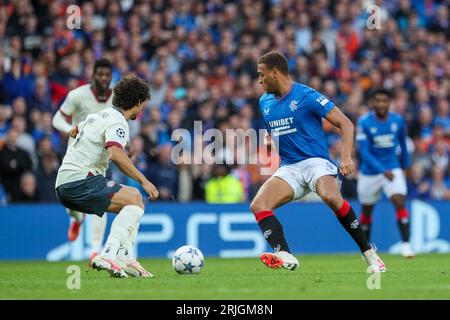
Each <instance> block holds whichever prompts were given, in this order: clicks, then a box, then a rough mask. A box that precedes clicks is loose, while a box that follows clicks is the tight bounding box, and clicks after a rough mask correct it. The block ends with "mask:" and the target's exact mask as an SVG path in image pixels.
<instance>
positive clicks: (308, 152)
mask: <svg viewBox="0 0 450 320" xmlns="http://www.w3.org/2000/svg"><path fill="white" fill-rule="evenodd" d="M333 107H334V103H333V102H331V101H329V100H328V99H327V98H326V97H324V96H323V95H322V94H320V93H319V92H317V91H316V90H314V89H312V88H310V87H308V86H305V85H302V84H299V83H296V82H293V83H292V86H291V88H290V89H289V91H288V92H287V93H286V94H285V95H284V96H283V97H281V98H279V99H277V98H276V97H275V95H274V94H269V93H265V94H263V95H262V96H261V98H260V99H259V108H260V110H261V113H262V115H263V117H264V122H265V124H266V128H267V130H268V131H269V133H270V135H271V137H272V138H274V141H275V142H276V141H277V138H278V139H279V140H278V143H277V147H278V152H279V154H280V158H281V163H280V166H283V165H287V164H292V163H297V162H300V161H302V160H305V159H308V158H315V157H317V158H324V159H327V160H329V159H330V156H329V153H328V147H327V141H326V138H325V133H324V131H323V128H322V117H325V116H326V115H327V114H328V113H329V112H330V111H331V109H333Z"/></svg>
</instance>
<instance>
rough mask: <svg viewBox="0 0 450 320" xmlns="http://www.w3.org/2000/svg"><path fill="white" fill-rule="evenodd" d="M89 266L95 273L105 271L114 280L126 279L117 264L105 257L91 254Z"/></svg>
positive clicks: (124, 273) (125, 275)
mask: <svg viewBox="0 0 450 320" xmlns="http://www.w3.org/2000/svg"><path fill="white" fill-rule="evenodd" d="M89 266H90V267H91V268H93V269H95V270H97V271H100V270H106V271H108V272H109V274H110V275H111V277H114V278H128V276H127V274H126V272H125V271H124V270H122V268H121V267H120V266H119V264H118V263H117V262H116V261H114V260H112V259H110V258H106V257H102V256H101V255H99V254H93V255H92V256H91V260H90V263H89Z"/></svg>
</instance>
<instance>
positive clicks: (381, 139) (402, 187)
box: [356, 89, 414, 258]
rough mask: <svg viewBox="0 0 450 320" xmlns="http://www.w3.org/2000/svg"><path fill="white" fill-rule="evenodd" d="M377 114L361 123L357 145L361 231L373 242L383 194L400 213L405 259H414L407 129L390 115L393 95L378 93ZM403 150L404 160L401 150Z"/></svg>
mask: <svg viewBox="0 0 450 320" xmlns="http://www.w3.org/2000/svg"><path fill="white" fill-rule="evenodd" d="M371 103H372V106H373V111H372V112H369V113H368V114H367V115H365V116H363V117H361V118H360V119H359V121H358V126H357V134H356V141H357V144H358V149H359V158H360V166H359V171H360V173H359V176H358V199H359V202H360V203H361V205H362V213H361V217H360V221H361V227H362V228H363V230H364V232H365V233H366V237H367V239H370V231H371V226H372V211H373V208H374V207H375V203H376V202H377V201H378V200H379V199H380V196H381V192H384V194H385V195H386V196H387V197H388V198H389V199H390V200H391V202H392V204H393V205H394V207H395V210H396V212H397V215H396V216H397V222H398V226H399V229H400V234H401V238H402V241H403V246H402V255H403V256H404V257H407V258H411V257H414V252H413V251H412V249H411V246H410V244H409V213H408V210H407V209H406V208H405V200H406V194H407V188H406V179H405V175H404V173H403V170H402V168H404V169H407V168H409V167H410V165H411V160H410V157H409V154H408V150H407V148H406V128H405V122H404V120H403V118H402V117H401V116H400V115H399V114H396V113H393V112H389V104H390V92H389V91H387V90H385V89H377V90H375V91H374V92H373V94H372V99H371ZM398 148H399V149H400V150H401V158H400V159H399V156H398V155H397V149H398Z"/></svg>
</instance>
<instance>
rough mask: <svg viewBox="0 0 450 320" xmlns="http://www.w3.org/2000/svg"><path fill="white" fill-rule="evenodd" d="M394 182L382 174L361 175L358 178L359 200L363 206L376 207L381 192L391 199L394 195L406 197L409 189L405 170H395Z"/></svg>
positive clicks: (393, 171)
mask: <svg viewBox="0 0 450 320" xmlns="http://www.w3.org/2000/svg"><path fill="white" fill-rule="evenodd" d="M392 173H393V174H394V180H392V181H389V179H388V178H386V177H385V176H384V175H383V174H382V173H380V174H377V175H373V176H367V175H364V174H361V173H360V174H359V177H358V200H359V202H360V203H361V204H365V205H369V206H370V205H374V204H375V203H376V202H377V201H378V200H380V197H381V192H384V194H385V195H386V197H388V198H390V197H392V196H393V195H394V194H401V195H404V196H406V194H407V187H406V179H405V175H404V173H403V170H402V169H400V168H397V169H393V170H392Z"/></svg>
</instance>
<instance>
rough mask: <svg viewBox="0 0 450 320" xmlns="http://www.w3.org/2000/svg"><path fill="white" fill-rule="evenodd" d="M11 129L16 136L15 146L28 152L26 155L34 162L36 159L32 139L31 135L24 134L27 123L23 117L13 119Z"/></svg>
mask: <svg viewBox="0 0 450 320" xmlns="http://www.w3.org/2000/svg"><path fill="white" fill-rule="evenodd" d="M11 128H12V129H14V130H15V131H16V132H17V134H18V137H17V146H18V147H19V148H20V149H22V150H25V151H26V152H28V155H29V156H30V158H31V160H32V161H33V162H34V160H35V159H36V147H35V143H34V139H33V137H32V136H31V134H29V133H28V132H26V128H27V122H26V119H25V117H23V116H15V117H13V119H12V124H11Z"/></svg>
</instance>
